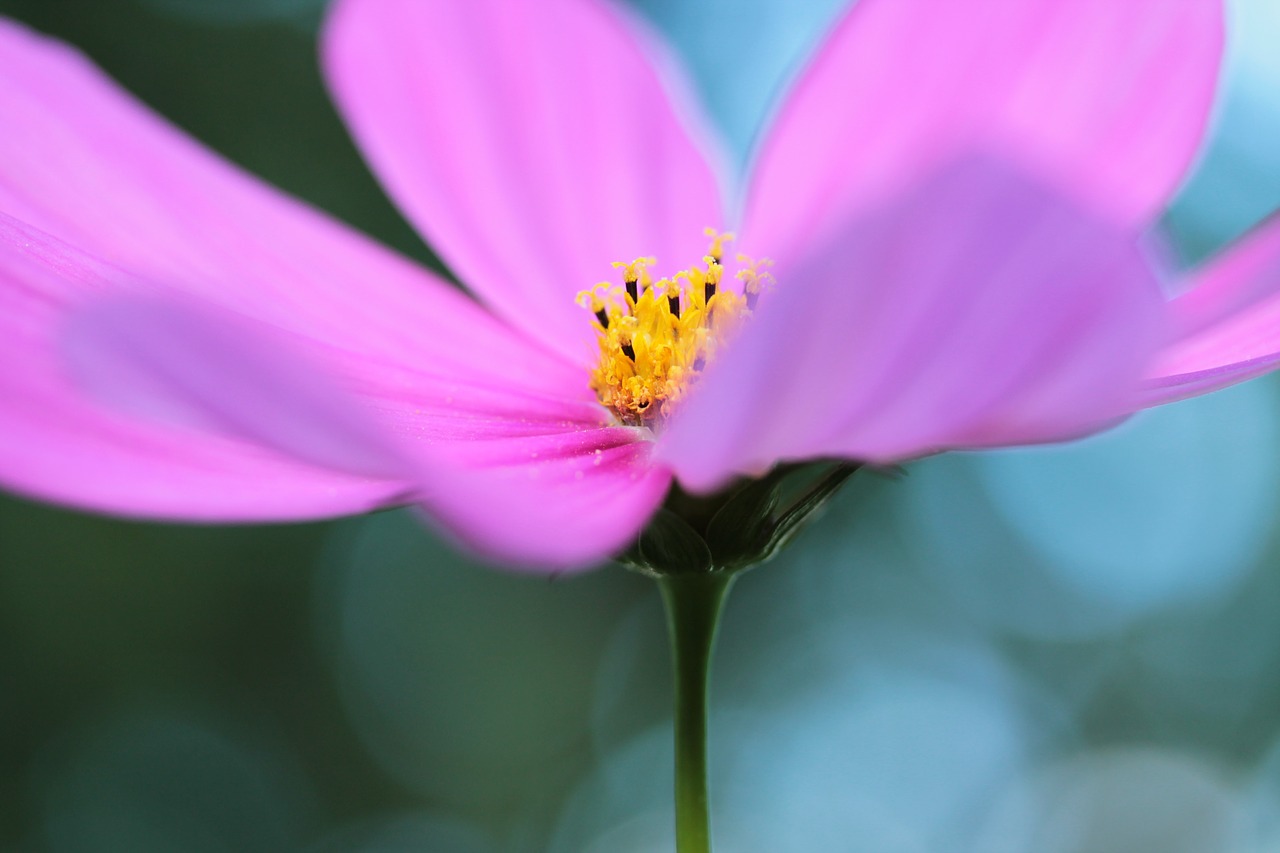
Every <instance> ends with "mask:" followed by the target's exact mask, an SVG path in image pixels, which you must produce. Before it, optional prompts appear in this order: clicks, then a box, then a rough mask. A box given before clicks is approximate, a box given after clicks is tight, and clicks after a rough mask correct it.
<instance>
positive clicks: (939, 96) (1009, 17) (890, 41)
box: [744, 0, 1223, 257]
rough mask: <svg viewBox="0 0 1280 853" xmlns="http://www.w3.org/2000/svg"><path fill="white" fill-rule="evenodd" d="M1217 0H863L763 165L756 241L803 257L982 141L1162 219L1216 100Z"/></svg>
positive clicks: (1124, 213)
mask: <svg viewBox="0 0 1280 853" xmlns="http://www.w3.org/2000/svg"><path fill="white" fill-rule="evenodd" d="M1221 7H1222V4H1221V2H1220V0H1124V2H1115V0H1070V2H1063V0H978V2H970V3H956V2H941V3H940V2H936V0H862V2H859V3H858V4H857V5H856V6H855V7H854V8H853V9H852V10H851V11H850V12H849V13H847V15H846V16H845V18H844V19H843V21H842V22H841V23H840V24H839V25H838V27H837V28H836V30H835V31H834V32H833V34H832V35H831V37H830V38H829V40H828V41H827V43H826V45H825V46H824V47H823V48H822V50H821V51H820V52H819V53H818V55H817V57H816V58H815V59H814V61H813V62H812V64H811V66H810V67H809V68H808V70H807V71H805V73H804V74H803V75H802V76H801V77H800V79H799V81H798V82H797V84H796V85H795V87H794V89H793V91H792V93H791V95H790V97H789V98H788V99H787V100H786V102H785V103H784V104H783V105H782V108H781V111H780V113H779V115H778V116H777V119H776V121H775V123H774V126H773V130H772V132H771V133H770V134H769V136H768V137H767V138H766V140H765V142H764V145H763V147H762V149H761V152H760V154H759V158H758V160H757V167H756V170H755V179H754V181H753V184H752V187H751V194H750V196H749V201H748V208H747V216H746V225H745V226H744V231H745V232H746V233H747V235H748V237H749V239H750V241H751V248H752V249H753V250H755V251H758V252H761V253H765V254H768V253H772V254H773V255H774V256H775V257H777V256H781V255H785V254H788V253H789V252H791V251H793V250H794V249H795V247H796V246H797V245H800V244H802V243H803V242H804V241H805V239H806V235H807V234H809V233H811V232H812V231H814V230H815V229H818V228H819V227H820V226H821V224H822V223H824V222H826V221H830V220H832V219H833V218H840V217H842V216H844V215H848V214H850V213H851V212H852V211H853V210H854V209H866V208H867V207H868V206H869V205H871V204H872V203H874V202H875V201H876V200H877V199H883V198H885V197H886V196H887V195H891V194H892V193H893V192H894V191H895V190H896V188H900V187H901V186H902V185H903V183H904V181H905V182H910V181H912V180H914V179H916V178H918V177H919V176H920V175H921V174H923V173H924V172H927V171H929V170H932V169H934V168H936V167H938V166H939V165H940V164H941V163H942V162H943V161H944V160H946V159H947V158H949V157H951V156H954V155H955V154H956V152H958V151H959V150H962V149H963V148H965V147H968V146H969V145H971V144H973V143H974V142H975V138H977V139H978V141H980V142H986V143H990V142H994V143H996V144H998V145H1000V146H1001V147H1004V148H1010V147H1011V148H1013V150H1019V151H1021V152H1022V154H1023V156H1024V157H1027V158H1030V159H1031V160H1032V161H1034V162H1036V163H1037V165H1038V166H1040V167H1041V168H1042V169H1044V170H1045V171H1046V173H1052V174H1053V175H1054V176H1055V178H1056V180H1057V182H1058V183H1059V184H1060V186H1061V187H1062V188H1065V189H1067V190H1069V191H1070V192H1072V193H1079V194H1081V195H1082V196H1083V197H1084V198H1085V200H1086V201H1088V202H1089V203H1090V204H1098V205H1104V206H1105V209H1107V210H1109V211H1111V212H1112V213H1114V214H1115V215H1116V216H1117V217H1119V218H1120V219H1121V221H1124V222H1129V223H1141V222H1145V221H1148V220H1150V219H1152V218H1154V216H1155V215H1156V214H1157V213H1158V212H1159V210H1160V208H1161V206H1162V205H1163V203H1164V201H1165V199H1166V198H1167V196H1168V195H1169V194H1170V192H1171V191H1172V190H1173V188H1174V187H1175V185H1176V184H1177V182H1178V181H1179V179H1180V178H1181V176H1182V174H1183V172H1184V170H1185V169H1186V167H1187V165H1188V163H1189V162H1190V160H1191V158H1192V156H1193V154H1194V152H1195V150H1196V146H1197V144H1198V142H1199V140H1200V136H1201V133H1202V130H1203V127H1204V124H1205V120H1206V117H1207V115H1208V112H1209V108H1210V105H1211V102H1212V99H1213V93H1214V86H1215V82H1216V77H1217V71H1218V66H1219V59H1220V54H1221V50H1222V41H1223V23H1222V8H1221Z"/></svg>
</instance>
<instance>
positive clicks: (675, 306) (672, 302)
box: [667, 290, 680, 320]
mask: <svg viewBox="0 0 1280 853" xmlns="http://www.w3.org/2000/svg"><path fill="white" fill-rule="evenodd" d="M667 307H668V308H670V309H671V316H672V317H675V318H676V319H677V320H679V319H680V291H678V290H677V291H676V292H675V293H672V292H671V291H669V290H668V291H667Z"/></svg>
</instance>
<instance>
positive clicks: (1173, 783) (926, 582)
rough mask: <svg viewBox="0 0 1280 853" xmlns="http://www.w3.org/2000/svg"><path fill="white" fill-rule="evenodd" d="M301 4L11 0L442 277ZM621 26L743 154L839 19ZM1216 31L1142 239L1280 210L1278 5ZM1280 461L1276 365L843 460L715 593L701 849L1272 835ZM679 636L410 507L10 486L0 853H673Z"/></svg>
mask: <svg viewBox="0 0 1280 853" xmlns="http://www.w3.org/2000/svg"><path fill="white" fill-rule="evenodd" d="M320 5H321V4H319V3H318V2H314V0H224V2H214V0H208V2H200V0H0V13H3V14H6V15H10V16H13V17H16V18H18V19H19V20H23V21H25V22H28V23H29V24H31V25H32V26H34V27H36V28H38V29H41V30H44V31H46V32H50V33H54V34H56V35H58V36H59V37H61V38H64V39H66V40H68V41H70V42H72V43H74V44H76V45H78V46H79V47H81V48H82V49H83V50H85V51H87V52H88V53H89V54H90V55H91V56H92V57H93V58H94V59H95V60H96V61H97V62H98V63H99V64H101V65H102V66H103V67H104V68H105V69H106V70H107V71H108V72H109V73H110V74H111V75H112V76H114V77H115V78H116V79H118V80H120V81H121V82H122V83H123V84H124V85H125V86H126V87H128V88H129V89H130V90H132V91H133V92H135V93H137V94H138V95H140V96H141V97H142V98H143V99H144V100H146V101H147V102H148V103H149V104H151V105H152V106H154V107H155V108H156V109H158V110H159V111H160V112H162V113H164V114H165V115H166V116H168V117H169V118H170V119H172V120H173V121H175V122H177V123H178V124H179V125H180V126H182V127H184V128H185V129H187V130H188V131H190V132H191V133H192V134H194V135H195V136H197V137H198V138H200V139H201V140H203V141H204V142H206V143H207V144H209V145H211V146H212V147H214V148H215V149H217V150H219V151H220V152H222V153H224V154H226V155H227V156H229V157H231V158H232V159H234V160H235V161H237V162H239V163H241V164H242V165H244V166H245V167H247V168H248V169H250V170H252V171H254V172H256V173H258V174H260V175H263V176H264V177H266V178H267V179H269V180H270V181H272V182H273V183H276V184H278V185H280V186H282V187H284V188H286V189H287V190H289V191H291V192H293V193H296V194H298V195H300V196H302V197H304V198H306V199H308V200H310V201H312V202H314V203H316V204H318V205H319V206H321V207H323V208H325V209H327V210H329V211H331V212H333V213H335V214H336V215H338V216H340V217H341V218H343V219H345V220H347V221H349V222H351V223H353V224H355V225H357V226H358V227H360V228H362V229H364V230H366V231H369V232H370V233H372V234H375V235H376V236H378V237H379V238H380V239H382V240H384V241H385V242H388V243H390V244H391V245H393V246H395V247H396V248H397V249H399V250H401V251H403V252H405V253H407V254H409V255H411V256H413V257H415V258H418V259H419V260H421V261H422V262H424V263H428V264H432V263H434V261H433V258H432V256H431V255H430V253H429V251H428V250H427V249H426V248H425V247H424V246H423V245H422V244H421V243H420V242H419V240H418V239H417V237H416V236H415V235H414V233H413V232H412V230H411V229H410V228H409V227H408V226H407V225H406V224H405V223H404V222H403V220H401V219H400V217H399V215H398V214H397V213H396V211H395V210H394V208H392V207H391V205H390V204H389V203H388V202H387V201H386V200H385V198H384V197H383V196H382V194H381V192H380V190H379V189H378V188H377V186H376V185H375V183H374V181H373V179H372V178H371V176H370V175H369V172H368V170H367V169H366V167H365V166H364V165H363V164H362V162H361V160H360V158H359V156H358V154H357V152H356V151H355V149H354V147H353V146H352V144H351V142H350V141H349V139H348V138H347V136H346V133H345V131H344V130H343V128H342V125H341V123H340V122H339V120H338V119H337V116H336V115H335V113H334V112H333V109H332V107H331V106H330V105H329V102H328V99H327V97H326V95H325V93H324V90H323V87H322V85H321V82H320V78H319V74H318V71H317V69H316V63H315V58H314V33H315V27H316V25H317V22H318V20H319V18H320V14H321V9H320ZM635 5H637V6H638V7H639V8H640V9H641V11H642V12H643V13H644V14H646V15H647V16H649V18H650V19H651V20H652V21H653V22H654V23H655V24H656V25H658V26H659V27H660V28H662V29H663V30H664V31H665V32H666V33H667V34H668V35H669V36H670V37H671V38H672V40H673V41H674V43H675V44H676V45H677V47H678V48H680V49H681V50H682V51H683V52H684V53H685V55H686V57H687V58H688V59H689V61H690V63H691V65H692V67H693V70H694V73H695V78H696V80H697V82H698V84H699V87H700V89H701V91H702V93H703V95H704V98H705V100H706V101H707V103H708V105H709V106H710V108H711V109H712V112H713V114H714V115H715V117H716V119H717V120H718V122H719V123H720V125H721V127H722V128H723V129H724V131H725V133H726V136H727V137H728V138H729V140H730V143H731V146H732V147H733V148H734V150H735V151H737V153H738V155H739V157H740V158H742V157H745V152H746V151H747V150H748V146H749V142H750V139H751V138H752V137H753V135H754V133H755V132H756V128H757V126H758V122H759V116H760V115H761V114H762V112H763V111H764V110H765V109H766V108H767V105H768V103H769V98H770V97H771V95H772V94H773V93H774V92H776V91H778V89H779V88H780V86H781V85H782V81H784V80H785V79H786V78H787V76H788V74H790V73H792V71H793V70H794V69H795V68H796V67H797V64H798V63H799V62H800V61H801V59H802V57H803V55H804V53H805V52H806V50H807V49H808V47H809V46H810V45H811V44H812V43H813V41H814V39H815V38H817V36H818V34H819V33H820V31H821V28H822V27H823V25H824V24H825V22H826V21H827V20H829V18H830V16H831V14H832V13H833V10H835V9H836V8H837V7H838V6H839V5H840V4H838V3H835V2H833V1H832V0H823V2H813V3H806V4H797V3H791V2H786V0H752V2H746V0H744V1H743V2H739V3H728V2H720V0H710V2H702V3H692V2H678V0H636V4H635ZM801 7H803V8H801ZM1231 10H1232V21H1233V29H1232V40H1231V51H1230V59H1229V64H1228V73H1227V76H1226V78H1225V82H1224V86H1223V90H1222V94H1221V97H1220V104H1219V109H1218V117H1217V121H1216V123H1215V132H1214V136H1213V139H1212V143H1211V145H1210V146H1209V147H1208V148H1207V152H1206V156H1205V158H1204V160H1203V162H1202V163H1201V165H1200V167H1199V168H1198V170H1197V172H1196V174H1195V176H1194V177H1193V178H1192V179H1191V181H1190V182H1189V183H1188V185H1187V187H1186V188H1185V189H1184V191H1183V193H1182V194H1181V195H1180V197H1179V199H1178V200H1177V202H1176V203H1175V205H1174V206H1173V208H1172V210H1171V212H1170V213H1169V215H1168V217H1167V218H1166V222H1165V225H1166V227H1167V230H1168V231H1169V233H1170V234H1171V236H1172V238H1173V239H1174V241H1175V248H1176V249H1177V251H1178V253H1179V254H1180V255H1181V256H1182V257H1184V258H1186V259H1188V260H1192V259H1198V258H1202V257H1204V256H1205V255H1207V254H1209V253H1212V252H1213V251H1215V250H1217V249H1218V248H1219V247H1221V246H1222V245H1223V244H1224V243H1225V242H1226V241H1227V240H1229V239H1231V238H1233V237H1235V236H1236V235H1238V234H1239V233H1240V232H1241V231H1243V230H1244V229H1246V228H1247V227H1249V226H1250V225H1251V224H1253V223H1254V222H1256V221H1257V220H1258V219H1259V218H1261V217H1262V216H1264V215H1265V214H1266V213H1267V212H1268V211H1270V210H1272V209H1274V208H1276V207H1277V206H1280V95H1277V94H1276V93H1277V92H1278V91H1280V63H1278V62H1277V61H1276V55H1280V54H1276V53H1275V52H1274V51H1273V50H1272V47H1273V46H1274V45H1275V44H1276V43H1280V20H1277V19H1278V18H1280V13H1278V12H1277V7H1276V6H1275V4H1274V3H1272V2H1270V0H1252V2H1249V0H1246V2H1239V3H1235V4H1233V5H1232V6H1231ZM709 34H710V35H709ZM0 132H3V130H2V128H0ZM102 203H103V204H110V200H106V199H104V200H103V201H102ZM352 285H353V287H354V286H358V285H359V283H358V282H353V283H352ZM1278 476H1280V398H1278V397H1277V387H1276V383H1275V382H1274V381H1272V380H1271V379H1264V380H1261V381H1257V382H1253V383H1250V384H1248V385H1245V386H1242V387H1240V388H1237V389H1233V390H1230V391H1227V392H1223V393H1220V394H1217V395H1213V396H1211V397H1208V398H1205V399H1202V400H1196V401H1192V402H1189V403H1185V404H1179V405H1177V406H1173V407H1169V408H1167V409H1164V410H1161V411H1158V412H1152V413H1149V414H1147V415H1144V416H1141V417H1139V418H1136V419H1134V421H1133V422H1131V423H1129V424H1127V425H1125V426H1124V427H1123V428H1121V429H1119V430H1116V431H1115V432H1113V433H1111V434H1108V435H1105V436H1101V437H1098V438H1095V439H1091V440H1089V441H1086V442H1082V443H1079V444H1077V445H1073V446H1070V447H1064V448H1048V449H1037V450H1026V451H1013V452H1004V453H992V454H982V455H956V456H950V457H943V458H939V459H934V460H928V461H926V462H924V463H920V464H918V465H914V466H912V467H911V469H910V471H909V473H908V475H907V476H906V477H905V478H904V479H902V480H898V481H889V480H883V479H878V478H876V477H872V476H865V477H861V478H859V479H855V481H854V483H853V484H852V485H851V486H850V487H848V488H847V489H846V491H845V493H844V494H843V495H841V497H840V498H839V499H838V501H837V504H836V506H835V507H834V508H833V509H832V511H831V512H830V513H829V514H828V516H827V517H826V518H824V519H823V520H822V521H821V522H820V523H819V524H818V525H817V526H815V528H814V529H813V530H811V531H809V532H808V533H807V534H806V535H805V536H804V537H803V538H802V539H801V541H800V542H799V543H798V544H797V545H796V547H795V548H794V549H793V550H792V551H791V552H790V553H788V554H786V555H785V556H784V557H783V558H781V559H779V560H778V561H776V562H775V563H773V564H771V565H770V566H769V567H768V568H767V569H764V570H762V571H759V572H753V573H752V574H751V575H749V576H747V577H745V578H744V579H743V580H742V581H741V583H740V585H739V588H738V589H737V591H736V593H735V597H734V599H733V600H732V601H731V602H730V607H729V613H728V616H727V620H726V623H725V628H724V636H723V644H722V648H721V654H720V658H719V661H718V669H717V676H716V679H717V680H716V692H715V697H716V720H715V723H716V727H715V733H714V738H713V750H714V762H713V763H714V764H715V779H714V784H715V796H716V800H717V803H716V809H717V812H716V816H717V831H718V834H719V840H720V841H721V848H720V849H722V850H724V851H726V852H728V851H792V850H794V851H863V850H865V851H891V853H892V851H974V853H977V851H984V852H985V853H1002V852H1003V851H1009V853H1018V852H1019V851H1027V853H1031V851H1035V853H1058V851H1062V852H1063V853H1066V851H1080V853H1095V851H1123V853H1142V851H1152V853H1170V851H1173V853H1178V852H1179V851H1186V853H1201V851H1203V852H1204V853H1217V851H1240V853H1261V852H1262V851H1270V850H1280V740H1278V737H1280V571H1278V570H1277V559H1278V557H1280V550H1278V548H1277V544H1278V543H1277V537H1276V529H1277V519H1280V493H1278V492H1277V486H1276V484H1277V478H1278ZM665 655H666V649H665V639H664V636H663V633H662V626H661V619H660V613H659V608H658V602H657V597H656V595H655V592H654V590H653V589H651V588H650V586H649V584H648V583H647V582H646V581H644V580H643V579H641V578H639V577H636V576H633V575H630V574H628V573H626V572H624V571H622V570H620V569H617V568H608V569H604V570H602V571H599V572H596V573H592V574H589V575H586V576H583V577H580V578H574V579H568V580H563V579H562V580H556V581H547V580H545V579H535V578H528V577H517V576H512V575H508V574H503V573H499V572H494V571H491V570H488V569H482V568H479V567H477V566H475V565H472V564H471V563H470V562H469V561H467V560H466V559H465V558H463V557H460V556H458V555H456V554H454V553H452V552H450V551H449V550H448V549H447V548H446V547H445V546H443V545H442V544H440V543H439V542H438V541H437V540H436V539H435V538H434V537H433V536H432V535H431V534H430V533H429V532H427V531H426V530H425V529H424V528H423V527H422V526H420V525H419V524H418V523H417V521H416V519H415V518H414V517H413V516H412V515H411V514H410V513H406V512H391V513H382V514H377V515H374V516H370V517H368V518H363V519H350V520H344V521H339V522H334V523H328V524H309V525H293V526H275V527H258V528H197V527H186V526H180V525H144V524H137V523H130V522H122V521H115V520H110V519H104V518H95V517H90V516H85V515H81V514H78V513H74V512H70V511H66V510H62V509H57V508H53V507H48V506H41V505H37V504H33V503H30V502H27V501H25V500H23V499H21V498H18V497H12V496H2V497H0V850H3V851H14V853H16V851H23V853H28V851H32V852H34V851H41V852H42V853H43V851H49V853H80V852H81V851H83V853H114V851H121V853H124V851H144V853H145V851H202V852H203V851H211V852H212V851H264V853H265V851H294V850H297V851H324V852H325V853H329V852H330V851H332V852H333V853H338V852H339V851H402V850H403V851H411V850H428V851H462V853H469V851H543V850H553V851H566V853H570V852H571V853H577V851H601V853H628V851H663V850H668V849H670V844H669V841H668V839H669V836H670V829H669V827H670V816H669V814H668V812H667V809H668V805H667V799H668V797H669V791H668V776H669V772H670V771H669V759H668V758H667V749H668V741H669V732H668V731H667V729H666V716H667V703H668V701H669V692H668V687H667V683H666V679H667V665H666V658H665Z"/></svg>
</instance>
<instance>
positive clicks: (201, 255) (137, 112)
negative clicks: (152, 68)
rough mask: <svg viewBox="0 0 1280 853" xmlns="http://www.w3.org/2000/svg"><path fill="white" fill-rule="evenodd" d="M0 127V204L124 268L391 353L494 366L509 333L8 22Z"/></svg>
mask: <svg viewBox="0 0 1280 853" xmlns="http://www.w3.org/2000/svg"><path fill="white" fill-rule="evenodd" d="M0 123H2V124H3V128H4V132H3V133H0V212H3V213H5V214H8V215H9V216H11V217H13V218H14V219H16V220H21V221H22V222H23V223H26V224H27V225H28V226H32V227H34V228H35V229H37V230H39V231H42V232H45V234H46V235H53V236H55V237H57V238H58V239H59V240H61V241H62V242H63V243H66V244H68V245H70V246H74V247H75V248H76V249H78V250H80V251H81V252H83V253H86V254H88V255H92V256H94V257H96V258H100V259H102V260H103V261H105V262H107V263H108V264H110V265H112V266H114V267H117V268H120V269H123V270H126V271H128V273H130V274H131V275H133V276H135V277H138V278H142V279H146V280H147V281H150V282H164V283H168V284H172V285H173V286H174V287H175V288H180V289H181V290H183V291H184V292H186V293H188V294H191V295H194V296H199V297H201V298H204V299H207V300H209V301H211V302H214V303H217V304H219V305H222V306H225V307H227V308H230V309H233V310H235V311H238V312H241V313H244V314H246V315H248V316H252V317H256V318H258V319H261V320H264V321H266V322H269V323H272V324H274V325H277V326H280V327H281V328H284V329H288V330H291V331H294V332H297V333H299V334H302V335H306V336H308V337H312V338H315V339H317V340H321V341H325V342H327V343H329V344H331V345H333V346H337V347H345V348H349V349H351V350H353V351H356V352H361V353H367V354H370V355H371V356H377V357H380V358H383V359H386V360H389V361H398V362H403V363H427V362H430V363H436V362H439V361H442V360H443V361H444V362H446V363H451V362H457V361H459V360H466V359H468V358H469V357H470V356H471V355H472V354H475V353H484V352H486V351H491V350H492V351H494V360H496V359H497V357H498V355H499V352H498V346H497V345H498V344H499V342H501V341H508V340H511V338H512V336H511V333H510V331H509V329H507V328H506V327H505V326H503V325H502V324H501V323H498V322H495V321H494V320H493V319H492V318H490V317H488V316H486V314H485V312H484V311H483V310H482V309H480V308H479V307H477V306H476V305H474V304H473V303H472V302H471V301H470V300H468V299H466V298H465V297H464V296H463V295H462V294H460V293H458V292H457V290H456V289H455V288H453V287H451V286H449V285H447V284H445V283H443V282H441V281H440V280H438V279H436V278H435V277H433V276H431V275H430V274H428V273H427V272H426V271H425V270H422V269H420V268H418V267H416V266H415V265H413V264H411V263H409V262H407V261H405V260H404V259H402V258H400V257H399V256H397V255H395V254H393V253H392V252H390V251H388V250H386V249H385V248H383V247H381V246H379V245H377V244H376V243H374V242H373V241H371V240H369V239H368V238H366V237H364V236H363V235H361V234H359V233H357V232H356V231H354V230H352V229H350V228H347V227H345V226H343V225H342V224H341V223H338V222H336V221H334V220H332V219H330V218H328V217H326V216H325V215H323V214H321V213H319V212H317V211H315V210H313V209H312V208H310V207H308V206H306V205H304V204H302V203H300V202H298V201H297V200H296V199H293V198H290V197H288V196H286V195H284V194H283V193H281V192H279V191H278V190H276V189H275V188H273V187H271V186H269V185H267V184H265V183H263V182H261V181H259V180H257V179H255V178H253V177H252V176H250V175H248V174H246V173H244V172H243V171H241V170H239V169H237V168H236V167H234V166H232V165H231V164H229V163H227V162H226V161H224V160H222V159H221V158H219V157H218V156H217V155H215V154H213V153H212V152H211V151H209V150H208V149H206V148H204V147H202V146H201V145H199V143H197V142H195V141H194V140H192V139H191V138H190V137H188V136H186V135H185V134H183V133H181V132H180V131H178V130H176V129H175V128H173V127H172V126H170V125H169V124H167V123H166V122H165V121H164V120H163V119H161V118H160V117H159V116H157V115H155V114H154V113H152V112H151V111H149V110H148V109H147V108H146V107H145V106H143V105H141V104H139V103H138V102H137V101H136V100H135V99H134V98H132V97H131V96H130V95H128V94H127V93H125V92H123V91H122V90H121V89H120V88H119V87H117V86H116V85H115V84H114V83H112V81H110V80H109V79H108V78H106V77H105V76H104V75H103V74H102V73H101V72H100V71H99V70H98V69H97V68H96V67H94V66H93V65H92V64H91V63H89V62H88V61H86V60H85V59H84V58H83V57H82V56H81V55H80V54H79V53H77V52H75V51H74V50H72V49H70V48H68V47H66V46H65V45H62V44H59V43H57V42H54V41H51V40H49V39H46V38H43V37H41V36H38V35H36V34H34V33H32V32H30V31H29V30H27V29H25V28H23V27H21V26H19V25H17V24H15V23H13V22H10V21H5V20H3V19H0ZM513 346H514V345H513ZM506 360H507V368H508V369H509V370H510V371H511V372H512V373H514V374H519V375H521V376H530V377H534V376H541V377H542V380H541V381H543V382H544V383H550V384H557V383H558V384H559V387H560V388H562V389H568V390H569V392H574V393H576V392H577V391H578V389H580V388H581V386H582V385H583V380H582V378H581V376H580V375H579V372H578V371H577V370H576V369H574V368H572V367H571V366H570V365H567V364H559V366H557V364H558V362H557V361H556V360H555V359H553V358H550V357H549V356H548V355H547V354H539V353H538V352H537V351H536V350H535V349H534V348H533V347H529V346H524V347H523V348H522V349H521V350H520V354H519V355H516V353H515V352H514V351H512V352H511V353H510V355H509V357H508V358H507V359H506ZM553 376H554V380H553V379H552V377H553Z"/></svg>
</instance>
